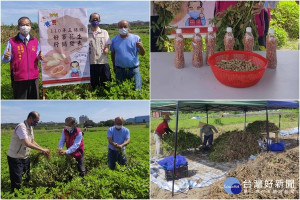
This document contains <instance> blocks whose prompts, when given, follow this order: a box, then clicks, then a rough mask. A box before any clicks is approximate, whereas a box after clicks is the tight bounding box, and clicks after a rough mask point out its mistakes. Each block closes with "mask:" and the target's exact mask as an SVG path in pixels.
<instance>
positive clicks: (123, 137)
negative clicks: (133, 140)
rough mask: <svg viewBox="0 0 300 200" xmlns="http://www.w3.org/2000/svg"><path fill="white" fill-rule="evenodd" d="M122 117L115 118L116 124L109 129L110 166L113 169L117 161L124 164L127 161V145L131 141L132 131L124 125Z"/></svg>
mask: <svg viewBox="0 0 300 200" xmlns="http://www.w3.org/2000/svg"><path fill="white" fill-rule="evenodd" d="M123 122H124V119H123V118H122V117H116V118H115V125H114V126H112V127H110V128H109V129H108V130H107V139H108V166H109V168H110V169H111V170H114V169H115V167H116V162H118V163H119V164H120V165H124V164H125V163H126V162H127V159H126V156H125V146H126V145H127V144H129V142H130V133H129V130H128V129H127V128H125V127H124V126H123Z"/></svg>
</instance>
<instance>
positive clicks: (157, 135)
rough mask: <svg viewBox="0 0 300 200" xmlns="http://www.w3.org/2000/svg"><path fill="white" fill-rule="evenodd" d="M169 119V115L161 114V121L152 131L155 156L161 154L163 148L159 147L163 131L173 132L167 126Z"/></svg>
mask: <svg viewBox="0 0 300 200" xmlns="http://www.w3.org/2000/svg"><path fill="white" fill-rule="evenodd" d="M170 120H171V118H170V116H169V115H163V122H162V123H160V124H159V125H158V126H157V127H156V129H155V131H154V141H155V153H156V155H157V156H162V155H163V149H162V148H161V144H162V143H161V140H162V139H163V135H164V133H167V134H169V133H173V131H172V130H171V129H170V128H169V125H168V123H169V121H170Z"/></svg>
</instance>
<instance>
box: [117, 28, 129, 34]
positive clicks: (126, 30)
mask: <svg viewBox="0 0 300 200" xmlns="http://www.w3.org/2000/svg"><path fill="white" fill-rule="evenodd" d="M119 33H120V35H127V34H128V28H120V29H119Z"/></svg>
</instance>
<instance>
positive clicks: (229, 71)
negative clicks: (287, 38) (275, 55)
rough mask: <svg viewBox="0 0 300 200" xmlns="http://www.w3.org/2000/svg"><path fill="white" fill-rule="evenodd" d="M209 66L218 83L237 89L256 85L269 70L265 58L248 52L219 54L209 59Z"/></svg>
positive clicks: (224, 52)
mask: <svg viewBox="0 0 300 200" xmlns="http://www.w3.org/2000/svg"><path fill="white" fill-rule="evenodd" d="M208 64H209V65H210V67H211V69H212V71H213V73H214V75H215V77H216V78H217V79H218V81H220V82H221V83H222V84H224V85H227V86H230V87H237V88H242V87H250V86H253V85H255V84H256V83H258V81H259V80H260V79H261V78H262V76H263V75H264V72H265V70H266V68H267V60H266V59H265V58H264V57H262V56H261V55H259V54H256V53H253V52H248V51H222V52H218V53H215V54H213V55H212V56H210V57H209V59H208ZM220 64H221V65H222V66H221V65H220ZM218 65H219V66H218ZM224 66H225V67H224ZM222 68H223V69H222Z"/></svg>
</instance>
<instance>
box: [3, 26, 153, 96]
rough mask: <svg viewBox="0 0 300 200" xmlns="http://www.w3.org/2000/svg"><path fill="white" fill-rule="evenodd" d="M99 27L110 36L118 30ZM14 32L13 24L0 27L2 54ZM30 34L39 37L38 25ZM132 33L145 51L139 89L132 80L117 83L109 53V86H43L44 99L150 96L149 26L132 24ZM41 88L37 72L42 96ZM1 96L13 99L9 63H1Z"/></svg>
mask: <svg viewBox="0 0 300 200" xmlns="http://www.w3.org/2000/svg"><path fill="white" fill-rule="evenodd" d="M101 28H103V29H106V30H107V31H108V33H109V36H110V38H113V37H114V36H116V35H117V34H118V30H117V28H116V27H101ZM17 33H18V32H17V29H16V27H14V26H2V27H1V36H2V38H1V55H2V54H3V51H4V49H5V47H6V42H7V40H8V39H9V38H10V37H14V36H15V35H16V34H17ZM31 33H32V34H33V35H34V36H35V37H38V28H37V27H34V28H33V30H32V31H31ZM131 33H133V34H137V35H139V36H140V37H141V40H142V43H143V45H144V48H145V51H146V54H145V55H144V56H140V55H139V60H140V66H139V67H140V73H141V77H142V89H141V90H140V91H135V89H134V81H133V80H128V81H125V82H123V83H122V84H117V82H116V79H115V74H114V72H113V66H112V62H111V57H110V52H109V55H108V58H109V65H110V68H111V75H112V82H110V83H107V85H106V86H107V88H108V89H105V88H104V87H103V86H100V87H98V88H97V89H96V90H94V91H91V87H90V84H79V85H67V86H58V87H50V88H47V89H46V99H149V96H150V95H149V92H150V90H149V85H150V78H149V69H150V56H149V55H150V54H149V51H150V44H149V28H148V26H133V27H131ZM40 71H41V70H40ZM42 88H43V85H42V77H41V73H40V91H39V93H40V98H42V94H43V90H42ZM1 98H2V99H13V93H12V87H11V80H10V70H9V63H2V64H1Z"/></svg>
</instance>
